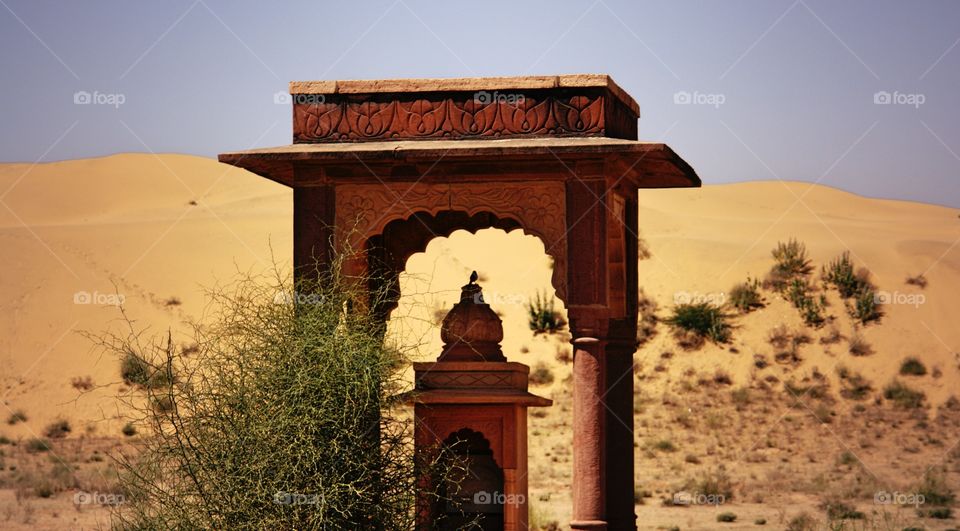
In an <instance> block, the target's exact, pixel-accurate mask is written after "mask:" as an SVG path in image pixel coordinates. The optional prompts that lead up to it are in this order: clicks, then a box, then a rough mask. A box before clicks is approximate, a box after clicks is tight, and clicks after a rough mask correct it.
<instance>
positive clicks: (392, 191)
mask: <svg viewBox="0 0 960 531" xmlns="http://www.w3.org/2000/svg"><path fill="white" fill-rule="evenodd" d="M565 194H566V191H565V187H564V185H563V183H562V182H560V181H545V182H532V183H531V182H527V183H517V182H515V183H511V182H497V183H462V184H456V185H450V184H426V183H417V184H413V185H411V184H409V183H391V184H386V185H384V184H380V183H374V184H343V185H340V186H337V188H336V199H335V202H336V204H335V210H336V220H335V226H336V227H337V243H338V245H341V247H342V244H344V243H347V241H346V239H347V237H348V236H349V237H350V242H349V244H350V247H352V248H353V249H358V250H360V249H364V247H365V243H366V241H367V240H369V239H370V238H371V237H373V236H376V235H379V234H382V233H383V231H384V227H386V225H387V224H388V223H389V222H391V221H394V220H403V219H407V218H409V217H410V216H411V215H413V214H414V213H416V212H426V213H429V214H430V215H433V216H436V215H437V214H438V213H440V212H444V211H461V212H466V213H467V214H469V215H471V216H472V215H474V214H478V213H483V212H489V213H492V214H494V215H495V216H497V217H499V218H510V219H513V220H515V221H516V222H517V223H519V224H520V226H521V227H522V228H523V229H524V232H526V233H527V234H532V235H534V236H537V237H538V238H540V241H541V242H542V243H543V247H544V250H545V251H546V253H547V254H548V255H550V256H551V257H552V258H553V286H554V289H556V290H557V296H558V297H560V299H561V300H566V286H567V238H566V195H565ZM521 198H522V199H521ZM452 228H453V229H454V230H456V229H459V228H461V227H452ZM447 235H449V232H448V233H447V234H438V236H447Z"/></svg>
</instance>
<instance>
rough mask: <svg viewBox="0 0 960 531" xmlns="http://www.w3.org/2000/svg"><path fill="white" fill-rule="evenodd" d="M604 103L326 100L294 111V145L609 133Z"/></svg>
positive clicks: (580, 99) (585, 99) (576, 99)
mask: <svg viewBox="0 0 960 531" xmlns="http://www.w3.org/2000/svg"><path fill="white" fill-rule="evenodd" d="M604 104H605V98H604V97H603V96H600V95H596V96H584V95H575V96H567V97H562V96H555V95H546V96H543V97H539V98H538V97H535V96H526V95H525V96H524V97H523V98H522V99H520V100H511V101H502V100H494V101H491V102H489V103H483V102H479V101H477V99H475V98H474V97H473V95H461V96H457V97H448V98H440V99H437V98H435V99H427V98H421V99H416V100H412V101H400V100H391V101H370V100H367V101H362V102H357V101H349V100H341V101H334V100H332V99H331V100H324V101H323V102H322V103H297V104H295V105H294V106H293V120H294V135H293V137H294V141H295V142H297V143H311V142H356V141H369V140H390V139H403V138H471V137H476V138H482V137H502V136H538V135H554V136H563V135H578V136H585V135H587V136H589V135H597V136H601V135H604V134H605V127H606V124H605V122H604V117H605V114H604Z"/></svg>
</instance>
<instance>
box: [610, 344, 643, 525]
mask: <svg viewBox="0 0 960 531" xmlns="http://www.w3.org/2000/svg"><path fill="white" fill-rule="evenodd" d="M635 349H636V348H635V345H634V344H632V343H615V342H610V343H608V344H607V345H606V348H605V351H606V352H605V357H606V396H605V398H604V403H605V405H606V411H605V413H606V423H607V424H606V455H608V456H616V459H610V460H608V461H607V463H606V464H607V467H606V477H605V481H606V498H607V499H606V501H607V505H606V507H607V523H608V529H610V531H636V529H637V515H636V512H635V511H634V498H633V494H634V462H633V353H634V351H635Z"/></svg>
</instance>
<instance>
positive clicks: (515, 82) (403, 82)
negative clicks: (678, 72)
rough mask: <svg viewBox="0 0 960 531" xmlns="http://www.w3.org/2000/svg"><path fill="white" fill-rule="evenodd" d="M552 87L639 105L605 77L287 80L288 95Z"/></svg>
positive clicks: (632, 106) (634, 107)
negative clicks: (606, 94)
mask: <svg viewBox="0 0 960 531" xmlns="http://www.w3.org/2000/svg"><path fill="white" fill-rule="evenodd" d="M554 88H605V89H608V90H609V91H610V92H611V93H612V94H613V95H614V96H615V97H616V98H617V100H619V101H620V103H622V104H623V105H625V106H626V107H627V108H628V109H630V110H631V111H632V112H633V113H634V114H637V115H639V114H640V105H638V104H637V102H636V100H634V99H633V98H632V97H631V96H630V95H629V94H627V93H626V91H624V90H623V89H622V88H620V86H619V85H617V83H616V82H615V81H614V80H613V78H612V77H610V76H608V75H606V74H568V75H560V76H511V77H461V78H412V79H375V80H330V81H322V80H321V81H291V82H290V94H383V93H404V92H469V91H481V90H487V91H502V90H542V89H554Z"/></svg>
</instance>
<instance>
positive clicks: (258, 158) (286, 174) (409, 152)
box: [219, 137, 700, 187]
mask: <svg viewBox="0 0 960 531" xmlns="http://www.w3.org/2000/svg"><path fill="white" fill-rule="evenodd" d="M570 158H598V159H604V160H606V159H614V160H617V161H618V162H619V163H620V164H622V165H623V166H624V168H627V170H626V171H628V172H630V174H631V176H632V177H631V178H633V179H635V180H636V181H637V182H638V184H640V186H644V185H643V184H642V181H645V180H649V186H650V187H659V186H660V185H666V186H699V185H700V178H699V177H698V176H697V174H696V172H695V171H694V170H693V168H691V167H690V165H688V164H687V163H686V162H685V161H684V160H683V159H682V158H681V157H680V156H679V155H677V154H676V153H675V152H674V151H673V150H672V149H670V147H669V146H667V145H666V144H662V143H658V142H641V141H637V140H624V139H619V138H607V137H571V138H556V137H538V138H507V139H499V140H407V141H394V142H360V143H327V144H290V145H286V146H277V147H268V148H259V149H250V150H246V151H234V152H228V153H221V154H220V155H219V160H220V162H223V163H226V164H231V165H234V166H239V167H241V168H245V169H247V170H250V171H252V172H254V173H256V174H258V175H262V176H264V177H267V178H269V179H272V180H274V181H277V182H280V183H283V184H286V185H288V186H294V183H293V172H292V165H293V163H315V164H321V165H322V164H331V165H333V164H335V165H338V166H345V165H356V166H360V167H363V165H365V164H372V163H376V162H385V163H394V162H398V163H403V162H430V163H432V162H436V163H437V164H450V163H455V162H462V161H484V162H501V163H508V162H511V161H517V160H541V161H544V163H545V164H549V165H555V164H557V162H558V160H561V159H570Z"/></svg>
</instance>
